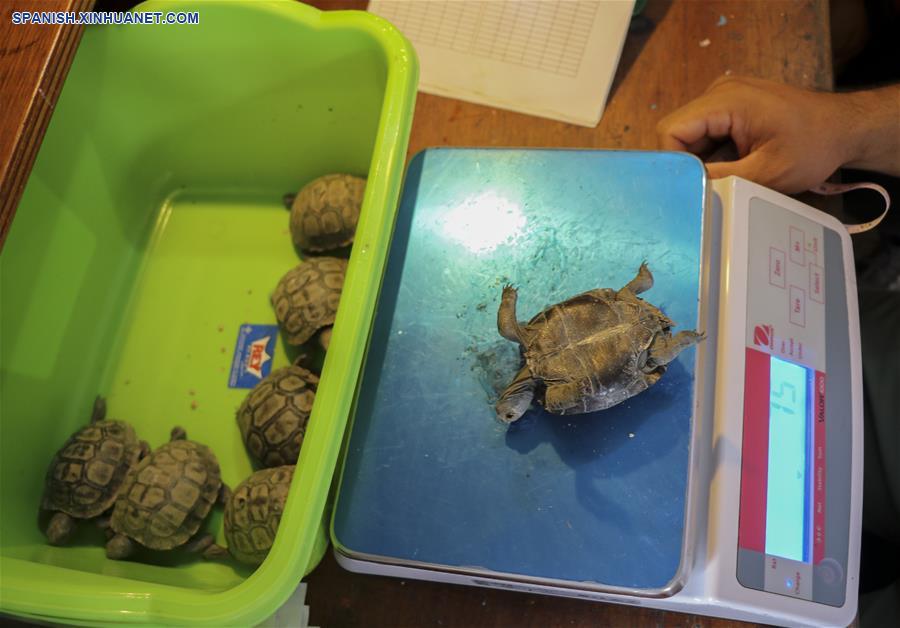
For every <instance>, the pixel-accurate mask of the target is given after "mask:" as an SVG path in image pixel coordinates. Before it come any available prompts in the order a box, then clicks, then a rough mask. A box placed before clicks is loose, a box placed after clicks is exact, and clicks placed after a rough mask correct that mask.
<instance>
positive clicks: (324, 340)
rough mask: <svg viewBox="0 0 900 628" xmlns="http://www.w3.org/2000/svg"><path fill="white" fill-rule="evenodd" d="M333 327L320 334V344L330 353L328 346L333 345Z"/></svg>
mask: <svg viewBox="0 0 900 628" xmlns="http://www.w3.org/2000/svg"><path fill="white" fill-rule="evenodd" d="M331 329H332V328H331V327H326V328H325V329H323V330H322V331H321V332H319V344H320V345H321V346H322V348H323V349H324V350H325V351H328V345H330V344H331Z"/></svg>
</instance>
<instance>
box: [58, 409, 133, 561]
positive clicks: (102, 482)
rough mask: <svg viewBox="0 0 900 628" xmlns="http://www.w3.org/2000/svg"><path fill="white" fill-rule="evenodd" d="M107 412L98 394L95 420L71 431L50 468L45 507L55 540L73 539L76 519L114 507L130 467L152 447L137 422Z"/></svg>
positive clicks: (93, 418) (61, 542) (96, 514)
mask: <svg viewBox="0 0 900 628" xmlns="http://www.w3.org/2000/svg"><path fill="white" fill-rule="evenodd" d="M105 416H106V402H105V400H104V399H103V398H102V397H99V396H98V397H97V398H96V400H95V401H94V410H93V414H92V415H91V422H90V424H89V425H86V426H85V427H83V428H81V429H80V430H78V431H77V432H75V433H74V434H72V436H70V437H69V439H68V440H67V441H66V443H65V444H64V445H63V446H62V447H61V448H60V449H59V451H57V452H56V455H55V456H53V460H52V461H51V463H50V467H49V468H48V470H47V476H46V478H45V481H44V494H43V497H42V499H41V508H42V509H43V510H44V511H49V512H52V513H54V514H53V517H52V518H51V519H50V522H49V524H48V526H47V529H46V530H45V534H46V535H47V540H48V541H49V542H50V543H51V544H53V545H62V544H63V543H65V542H66V541H67V540H68V539H69V537H70V536H71V534H72V531H73V530H74V527H75V520H76V519H94V518H96V517H99V516H100V515H102V514H103V513H105V512H106V511H107V510H109V509H110V508H111V507H112V505H113V504H114V503H115V501H116V497H117V496H118V495H119V490H120V489H121V488H122V486H123V485H124V483H125V478H126V476H127V474H128V470H129V469H130V468H131V467H132V465H134V464H135V463H136V462H137V461H138V460H139V459H140V457H141V455H142V454H143V453H144V452H146V450H147V449H148V447H147V443H145V442H143V441H140V440H138V437H137V435H136V434H135V431H134V428H133V427H131V426H130V425H129V424H127V423H125V422H123V421H115V420H105Z"/></svg>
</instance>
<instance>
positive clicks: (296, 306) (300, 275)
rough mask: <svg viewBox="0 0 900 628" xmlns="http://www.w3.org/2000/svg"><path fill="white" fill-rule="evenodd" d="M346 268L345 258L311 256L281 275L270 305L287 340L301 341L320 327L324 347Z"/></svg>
mask: <svg viewBox="0 0 900 628" xmlns="http://www.w3.org/2000/svg"><path fill="white" fill-rule="evenodd" d="M346 272H347V261H346V260H343V259H340V258H337V257H311V258H309V259H307V260H304V261H302V262H300V264H298V265H297V266H295V267H294V268H292V269H291V270H289V271H288V272H287V273H286V274H285V275H284V276H283V277H282V278H281V280H280V281H279V282H278V285H277V286H276V287H275V292H274V293H273V294H272V306H273V307H274V308H275V317H276V318H277V319H278V324H279V325H280V326H281V328H282V329H283V330H284V332H285V334H286V335H287V341H288V343H290V344H292V345H294V346H299V345H302V344H304V343H305V342H307V341H308V340H309V339H310V338H312V337H313V335H314V334H316V332H319V331H322V333H320V334H319V342H320V343H321V344H322V346H323V347H324V348H325V349H326V350H327V349H328V343H329V341H330V338H331V335H330V332H331V325H333V324H334V319H335V316H336V315H337V309H338V304H339V303H340V300H341V290H342V289H343V287H344V275H345V274H346Z"/></svg>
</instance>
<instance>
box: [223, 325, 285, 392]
mask: <svg viewBox="0 0 900 628" xmlns="http://www.w3.org/2000/svg"><path fill="white" fill-rule="evenodd" d="M277 337H278V325H249V324H245V325H241V329H240V331H239V332H238V338H237V345H236V346H235V348H234V357H233V358H232V360H231V373H230V374H229V376H228V387H229V388H253V387H254V386H256V385H257V384H258V383H259V381H260V380H261V379H262V378H263V377H265V376H266V375H268V374H269V373H270V372H271V370H272V354H273V353H275V340H276V338H277Z"/></svg>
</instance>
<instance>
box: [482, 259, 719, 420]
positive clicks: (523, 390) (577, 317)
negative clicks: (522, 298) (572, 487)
mask: <svg viewBox="0 0 900 628" xmlns="http://www.w3.org/2000/svg"><path fill="white" fill-rule="evenodd" d="M652 286H653V275H651V274H650V269H649V268H648V267H647V265H646V264H641V267H640V269H639V271H638V274H637V275H636V276H635V278H634V279H632V280H631V281H630V282H629V283H628V284H627V285H626V286H624V287H623V288H621V289H620V290H618V291H616V290H612V289H609V288H599V289H597V290H590V291H588V292H584V293H582V294H579V295H577V296H574V297H572V298H571V299H568V300H566V301H563V302H562V303H558V304H556V305H552V306H550V307H548V308H547V309H545V310H544V311H542V312H540V313H539V314H538V315H537V316H535V317H534V318H532V319H531V320H530V321H529V322H528V323H520V322H518V321H517V320H516V297H517V293H516V290H515V288H512V287H511V286H506V287H505V288H504V289H503V298H502V301H501V304H500V309H499V311H498V312H497V327H498V330H499V331H500V335H501V336H503V337H504V338H506V339H508V340H512V341H514V342H517V343H519V345H520V346H521V347H522V353H523V356H524V358H525V365H524V366H523V367H522V369H521V370H520V371H519V372H518V374H517V375H516V377H515V378H514V379H513V381H512V383H511V384H510V385H509V386H508V387H507V388H506V390H504V391H503V394H502V395H501V396H500V399H499V401H498V402H497V405H496V411H497V418H498V419H499V420H500V421H502V422H504V423H512V422H513V421H516V420H518V419H519V418H520V417H521V416H522V414H524V413H525V411H526V410H527V409H528V407H529V406H530V404H531V402H532V400H533V399H534V398H535V397H537V400H538V401H539V402H541V403H542V404H543V406H544V408H545V409H546V410H547V411H548V412H552V413H554V414H563V415H565V414H581V413H586V412H594V411H597V410H605V409H606V408H610V407H612V406H614V405H616V404H619V403H621V402H623V401H625V400H626V399H628V398H630V397H633V396H634V395H637V394H638V393H640V392H642V391H644V390H646V389H647V388H649V387H650V386H652V385H653V384H655V383H656V382H657V381H659V379H660V377H662V375H663V373H665V371H666V367H667V365H668V363H669V362H671V361H672V360H674V359H675V357H676V356H677V355H678V354H679V353H680V352H681V351H683V350H684V349H686V348H688V347H690V346H692V345H695V344H697V343H698V342H700V341H701V340H703V338H704V335H703V334H700V333H697V332H696V331H682V332H679V333H678V334H676V335H674V336H673V335H672V332H671V328H672V327H673V326H674V323H673V322H672V321H671V320H669V318H668V317H666V315H665V314H663V313H662V312H661V311H660V310H659V309H658V308H657V307H655V306H653V305H651V304H649V303H647V302H646V301H644V300H643V299H641V298H640V297H638V296H637V295H638V294H640V293H641V292H644V291H646V290H649V289H650V288H651V287H652Z"/></svg>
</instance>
